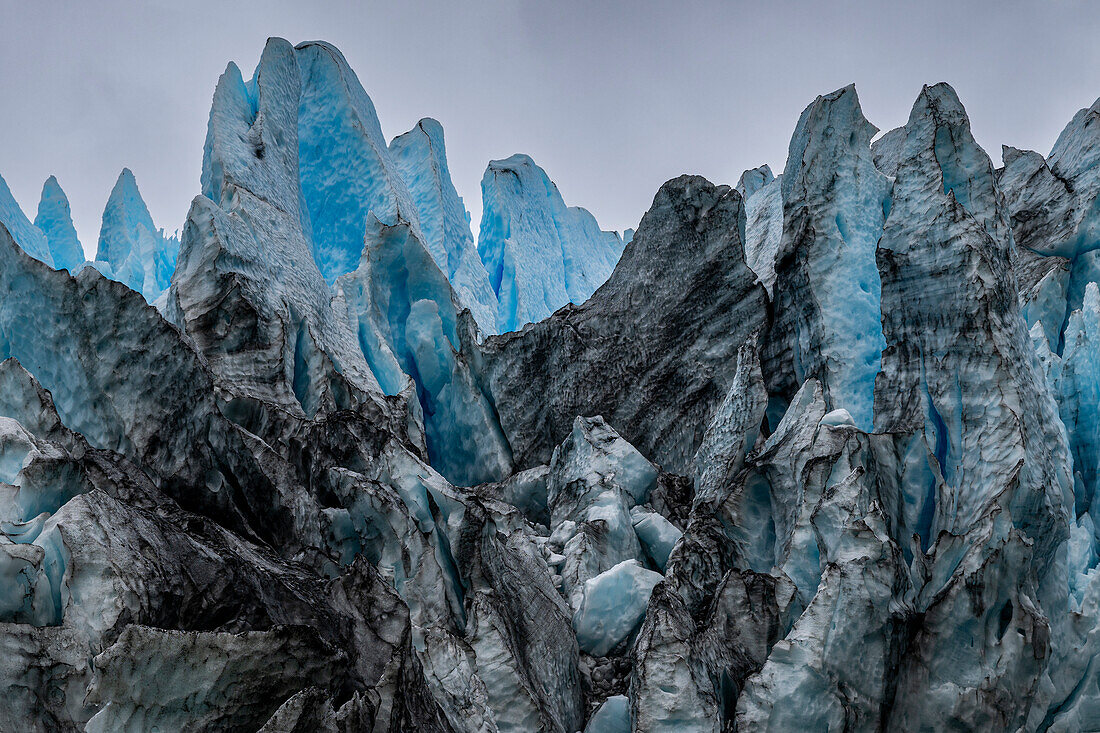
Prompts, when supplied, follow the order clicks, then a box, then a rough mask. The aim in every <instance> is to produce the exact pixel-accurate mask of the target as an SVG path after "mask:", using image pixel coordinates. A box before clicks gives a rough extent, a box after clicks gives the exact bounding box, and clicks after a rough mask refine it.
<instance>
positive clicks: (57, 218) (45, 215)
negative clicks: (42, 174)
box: [34, 176, 85, 273]
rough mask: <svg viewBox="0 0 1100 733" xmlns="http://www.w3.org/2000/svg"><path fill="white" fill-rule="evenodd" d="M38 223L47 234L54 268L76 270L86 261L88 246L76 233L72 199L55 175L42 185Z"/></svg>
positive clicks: (36, 220) (37, 225) (36, 223)
mask: <svg viewBox="0 0 1100 733" xmlns="http://www.w3.org/2000/svg"><path fill="white" fill-rule="evenodd" d="M34 225H35V226H36V227H38V228H39V229H41V230H42V233H43V234H45V235H46V241H47V242H48V244H49V249H50V255H51V256H52V257H53V264H54V267H56V268H57V269H59V270H68V271H70V272H74V273H75V272H76V270H77V269H79V268H80V266H81V265H82V264H84V261H85V257H84V248H83V247H81V246H80V239H78V238H77V236H76V227H74V226H73V216H72V211H71V210H70V209H69V199H68V197H66V196H65V192H64V191H63V190H61V185H60V184H59V183H58V182H57V179H56V178H55V177H53V176H50V177H49V178H47V179H46V182H45V183H44V184H43V185H42V198H41V199H40V200H39V202H38V215H37V216H36V217H35V218H34Z"/></svg>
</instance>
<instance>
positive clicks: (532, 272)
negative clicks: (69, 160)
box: [477, 154, 623, 333]
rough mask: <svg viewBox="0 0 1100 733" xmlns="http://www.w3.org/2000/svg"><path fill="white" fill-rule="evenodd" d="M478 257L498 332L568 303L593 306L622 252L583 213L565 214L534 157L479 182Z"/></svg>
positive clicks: (497, 168) (615, 239) (500, 163)
mask: <svg viewBox="0 0 1100 733" xmlns="http://www.w3.org/2000/svg"><path fill="white" fill-rule="evenodd" d="M481 197H482V214H481V233H480V234H479V236H478V245H477V246H478V251H479V252H480V253H481V259H482V261H483V262H484V263H485V268H486V270H488V273H489V282H490V284H491V285H492V286H493V290H494V292H495V293H496V295H497V299H498V300H499V302H500V305H499V312H498V316H497V324H498V326H499V328H500V332H501V333H504V332H506V331H516V330H518V329H520V328H522V327H523V325H524V324H526V323H534V322H536V321H541V320H542V319H543V318H545V317H547V316H548V315H550V314H551V313H553V312H554V311H556V310H557V309H558V308H560V307H562V306H563V305H565V304H566V303H576V304H580V303H583V302H584V301H586V300H588V297H589V296H590V295H592V293H593V292H595V290H596V288H598V287H599V286H600V285H602V284H603V282H604V281H605V280H607V278H608V276H609V275H611V271H612V270H613V269H614V268H615V263H616V262H617V261H618V260H619V256H620V255H621V254H622V252H623V241H622V239H621V238H620V237H619V235H618V234H617V233H616V232H605V231H601V230H600V227H599V225H598V224H597V223H596V219H595V218H594V217H593V216H592V214H590V213H589V212H588V211H586V210H585V209H581V208H577V207H567V206H566V205H565V201H563V200H562V197H561V194H560V193H559V192H558V187H557V186H555V185H554V183H553V181H551V180H550V178H549V176H547V175H546V172H545V171H543V170H542V168H540V167H538V166H537V165H536V164H535V161H533V160H531V158H530V157H528V156H526V155H522V154H517V155H513V156H512V157H510V158H506V159H504V160H494V161H491V162H490V163H489V167H488V168H487V169H486V170H485V175H484V177H483V178H482V179H481Z"/></svg>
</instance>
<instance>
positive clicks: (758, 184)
mask: <svg viewBox="0 0 1100 733" xmlns="http://www.w3.org/2000/svg"><path fill="white" fill-rule="evenodd" d="M774 180H775V175H774V174H773V173H772V169H771V167H770V166H769V165H768V164H767V163H765V164H764V165H762V166H760V167H759V168H750V169H749V170H747V171H745V172H744V173H742V174H741V178H740V179H738V181H737V185H736V186H735V187H734V188H736V189H737V192H738V193H740V194H741V196H742V198H746V199H747V198H749V197H750V196H752V195H753V194H754V193H756V192H757V191H759V190H760V189H761V188H763V187H764V186H766V185H768V184H769V183H771V182H772V181H774Z"/></svg>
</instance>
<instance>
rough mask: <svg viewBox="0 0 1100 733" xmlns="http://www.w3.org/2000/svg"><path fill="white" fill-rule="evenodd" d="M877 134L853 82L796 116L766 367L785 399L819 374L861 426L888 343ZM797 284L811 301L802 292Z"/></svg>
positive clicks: (834, 400) (885, 195)
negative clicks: (874, 149)
mask: <svg viewBox="0 0 1100 733" xmlns="http://www.w3.org/2000/svg"><path fill="white" fill-rule="evenodd" d="M838 131H843V132H838ZM875 132H876V130H875V127H874V126H873V125H871V123H870V122H868V121H867V120H866V119H865V118H864V116H863V112H862V110H861V109H860V106H859V98H858V97H857V96H856V91H855V87H853V86H849V87H845V88H844V89H840V90H838V91H836V92H833V93H832V94H828V95H825V96H822V97H818V98H817V100H816V101H815V102H814V103H813V104H811V105H810V106H809V107H807V108H806V110H805V111H804V112H803V113H802V117H801V118H800V119H799V121H798V126H797V127H796V128H795V132H794V136H793V137H792V138H791V144H790V152H789V154H788V158H787V167H786V169H784V171H783V176H782V183H781V184H780V190H781V195H782V206H783V217H782V218H783V225H782V226H783V232H782V238H781V243H780V245H779V247H778V251H777V252H776V254H775V264H774V268H775V274H776V283H777V284H776V290H775V302H776V304H777V307H778V313H779V314H780V315H779V316H778V319H777V325H776V327H775V328H774V329H773V333H774V335H773V337H772V339H771V343H769V345H768V347H767V348H766V362H767V365H766V367H765V373H766V374H767V375H768V379H769V381H770V382H772V383H773V386H772V387H771V391H773V392H778V393H780V394H785V395H786V396H788V397H789V396H790V395H791V394H793V392H794V390H795V389H797V387H798V385H799V384H801V383H802V382H803V381H804V380H805V379H806V378H808V377H814V378H818V379H820V380H821V381H822V384H823V385H824V387H825V395H826V401H827V402H828V403H829V405H830V407H833V408H845V409H847V410H848V411H849V412H850V413H851V414H852V417H853V418H854V419H855V421H856V424H857V425H859V426H861V427H863V428H864V429H868V428H870V427H871V423H872V420H873V406H872V405H873V400H874V384H875V377H876V375H877V374H878V371H879V364H880V354H881V353H882V349H883V348H884V347H885V345H886V344H885V342H884V341H883V337H882V333H881V326H880V323H879V321H880V314H879V293H880V285H879V274H878V269H877V266H876V264H875V248H876V245H877V243H878V240H879V237H880V236H881V233H882V227H883V224H884V222H885V219H886V214H887V212H888V211H889V209H890V183H889V180H888V179H887V178H886V176H884V175H883V174H882V173H880V172H879V171H878V169H876V168H875V164H874V160H873V157H872V153H871V148H870V142H871V137H872V136H873V135H874V133H875ZM757 195H758V196H763V192H762V191H761V192H758V193H757ZM765 241H768V237H767V236H765ZM773 241H774V240H773ZM761 249H763V251H765V252H770V251H771V246H764V247H762V248H761ZM764 270H765V268H764V267H758V269H757V272H761V271H764ZM762 279H764V278H763V276H762ZM768 279H770V278H768ZM799 287H802V288H806V287H808V288H809V289H810V290H811V291H812V292H813V293H814V296H815V297H813V298H805V297H802V295H801V294H800V293H799V291H798V290H797V288H799Z"/></svg>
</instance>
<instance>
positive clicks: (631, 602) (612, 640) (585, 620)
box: [573, 560, 662, 656]
mask: <svg viewBox="0 0 1100 733" xmlns="http://www.w3.org/2000/svg"><path fill="white" fill-rule="evenodd" d="M661 580H662V577H661V574H660V573H655V572H653V571H652V570H646V569H645V568H644V567H642V566H641V565H640V564H639V563H638V561H637V560H623V561H622V562H621V563H619V564H617V565H615V566H613V567H611V568H610V569H608V570H605V571H604V572H602V573H600V574H599V575H597V576H595V577H593V578H589V579H588V580H586V581H585V582H584V590H583V591H581V599H580V603H579V604H578V605H577V612H576V615H574V616H573V628H574V629H576V631H577V643H578V644H579V645H580V647H581V649H582V650H584V651H586V652H588V653H589V654H592V655H595V656H604V655H606V654H607V653H608V652H609V651H611V649H613V648H614V647H615V646H617V645H619V644H620V643H622V641H623V640H624V639H626V638H627V636H628V635H629V634H630V633H631V632H632V631H634V629H635V628H637V626H638V624H639V623H640V622H641V620H642V617H644V616H645V609H646V605H647V604H648V603H649V594H650V593H652V592H653V588H654V586H656V585H657V584H658V583H660V582H661Z"/></svg>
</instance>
